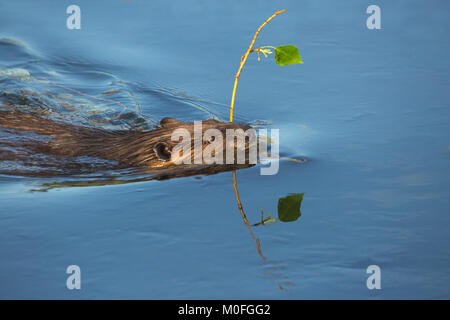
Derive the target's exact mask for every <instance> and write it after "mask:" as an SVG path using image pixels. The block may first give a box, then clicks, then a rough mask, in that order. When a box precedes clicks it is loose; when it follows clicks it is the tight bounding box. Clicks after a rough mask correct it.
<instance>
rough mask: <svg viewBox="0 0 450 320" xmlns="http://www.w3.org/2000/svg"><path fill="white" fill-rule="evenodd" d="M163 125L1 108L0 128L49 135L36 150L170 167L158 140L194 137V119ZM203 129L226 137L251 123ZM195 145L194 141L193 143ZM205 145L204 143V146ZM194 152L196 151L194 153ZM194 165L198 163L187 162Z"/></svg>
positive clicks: (206, 124) (210, 123)
mask: <svg viewBox="0 0 450 320" xmlns="http://www.w3.org/2000/svg"><path fill="white" fill-rule="evenodd" d="M160 124H161V127H160V128H157V129H155V130H152V131H146V132H142V131H132V130H106V129H101V128H93V127H87V126H82V125H73V124H70V123H66V122H61V121H55V120H51V119H47V118H43V117H41V116H38V115H34V114H29V113H24V112H20V111H0V127H3V128H7V129H13V130H18V131H32V132H34V133H36V134H39V135H45V136H48V137H50V139H48V141H47V142H45V141H44V142H41V143H39V144H38V145H36V146H35V151H36V152H40V153H45V154H54V155H65V156H92V157H98V158H103V159H106V160H114V161H117V162H119V163H121V164H125V165H127V166H134V167H147V168H164V169H166V168H171V167H174V166H176V165H175V164H174V163H172V161H161V159H160V158H158V156H157V155H156V153H155V150H154V148H155V146H156V145H157V144H158V143H164V144H167V146H169V147H170V148H173V146H175V145H176V144H177V143H178V142H174V141H171V135H172V132H173V130H175V129H177V128H185V129H187V130H188V131H189V132H190V133H191V137H192V139H193V137H194V133H193V125H194V123H193V122H179V121H177V120H175V119H171V118H164V119H163V120H161V123H160ZM202 128H203V131H205V130H207V129H210V128H215V129H218V130H220V131H221V132H222V133H223V136H225V132H226V129H238V128H240V129H243V130H247V129H248V128H249V126H243V125H238V124H234V123H225V122H220V121H217V120H213V119H209V120H205V121H202ZM191 145H192V146H193V141H192V144H191ZM204 147H205V145H203V148H204ZM192 154H193V152H192ZM188 167H192V168H194V167H195V165H194V164H192V165H188Z"/></svg>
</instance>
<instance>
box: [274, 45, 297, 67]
mask: <svg viewBox="0 0 450 320" xmlns="http://www.w3.org/2000/svg"><path fill="white" fill-rule="evenodd" d="M275 62H276V63H277V64H278V65H280V66H287V65H290V64H296V63H303V61H302V58H300V53H299V52H298V49H297V47H296V46H290V45H289V46H280V47H278V48H275Z"/></svg>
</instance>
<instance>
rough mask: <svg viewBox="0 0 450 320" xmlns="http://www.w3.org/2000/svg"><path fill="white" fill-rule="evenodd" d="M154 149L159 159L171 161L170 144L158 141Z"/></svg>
mask: <svg viewBox="0 0 450 320" xmlns="http://www.w3.org/2000/svg"><path fill="white" fill-rule="evenodd" d="M153 151H154V152H155V154H156V157H157V158H158V159H159V160H161V161H169V160H170V156H171V152H172V150H170V146H169V145H168V144H167V143H165V142H158V143H157V144H155V146H154V147H153Z"/></svg>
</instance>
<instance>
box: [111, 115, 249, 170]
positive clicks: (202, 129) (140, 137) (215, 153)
mask: <svg viewBox="0 0 450 320" xmlns="http://www.w3.org/2000/svg"><path fill="white" fill-rule="evenodd" d="M160 126H161V127H160V128H158V129H155V130H152V131H147V132H140V133H136V134H135V135H133V136H132V137H130V138H131V140H128V142H127V146H126V149H128V150H130V151H131V150H132V152H130V153H128V154H127V155H124V156H123V157H119V158H121V159H122V160H126V161H125V162H128V163H131V164H133V165H137V166H145V167H149V168H170V167H174V166H183V167H189V168H194V167H201V166H205V165H241V164H247V165H248V164H255V163H256V149H255V148H256V133H255V131H254V129H253V128H251V127H250V126H248V125H240V124H236V123H229V122H221V121H218V120H214V119H209V120H204V121H195V122H181V121H178V120H176V119H173V118H164V119H162V120H161V121H160Z"/></svg>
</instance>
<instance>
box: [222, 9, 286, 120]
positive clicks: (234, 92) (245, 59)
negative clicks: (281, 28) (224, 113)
mask: <svg viewBox="0 0 450 320" xmlns="http://www.w3.org/2000/svg"><path fill="white" fill-rule="evenodd" d="M285 11H286V9H283V10H280V11H277V12H275V13H274V14H273V15H272V16H270V18H269V19H267V20H266V21H264V23H263V24H262V25H260V26H259V28H258V30H256V32H255V35H254V36H253V40H252V42H251V43H250V46H249V47H248V49H247V52H245V54H244V55H243V56H242V58H241V65H240V66H239V69H238V71H237V73H236V75H235V76H234V87H233V94H232V96H231V104H230V122H233V109H234V99H235V96H236V88H237V84H238V81H239V76H240V75H241V71H242V68H244V64H245V61H247V57H248V55H249V54H250V52H252V49H253V46H254V45H255V41H256V38H257V37H258V34H259V32H260V31H261V29H262V28H263V27H264V26H265V25H266V24H268V23H269V21H270V20H272V19H273V18H275V17H276V16H277V15H279V14H280V13H283V12H285Z"/></svg>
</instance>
